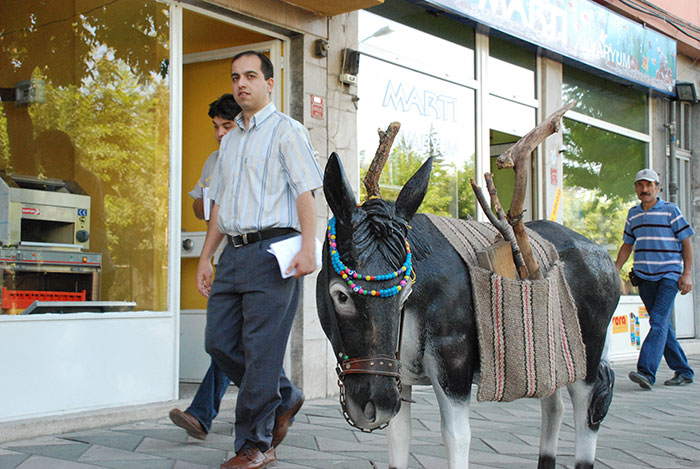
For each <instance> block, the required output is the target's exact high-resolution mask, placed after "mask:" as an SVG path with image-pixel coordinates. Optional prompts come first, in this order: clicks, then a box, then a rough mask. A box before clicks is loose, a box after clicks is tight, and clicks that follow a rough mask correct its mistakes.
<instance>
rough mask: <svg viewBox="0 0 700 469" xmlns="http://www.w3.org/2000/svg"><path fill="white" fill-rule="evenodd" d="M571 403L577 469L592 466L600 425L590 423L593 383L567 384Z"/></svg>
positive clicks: (577, 382) (578, 382)
mask: <svg viewBox="0 0 700 469" xmlns="http://www.w3.org/2000/svg"><path fill="white" fill-rule="evenodd" d="M567 389H568V390H569V395H570V396H571V403H572V405H573V407H574V423H575V428H576V457H575V461H576V469H587V468H592V467H593V463H594V461H595V450H596V443H597V440H598V426H597V425H596V426H595V427H594V428H591V426H590V425H588V408H589V404H590V403H591V396H592V391H593V385H592V384H586V382H585V381H583V380H581V381H576V382H574V383H571V384H569V385H568V386H567Z"/></svg>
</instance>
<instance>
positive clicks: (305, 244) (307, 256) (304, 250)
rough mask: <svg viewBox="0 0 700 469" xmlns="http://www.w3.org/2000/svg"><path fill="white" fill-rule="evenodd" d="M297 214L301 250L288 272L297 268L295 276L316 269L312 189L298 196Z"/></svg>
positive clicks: (314, 203) (300, 275) (314, 206)
mask: <svg viewBox="0 0 700 469" xmlns="http://www.w3.org/2000/svg"><path fill="white" fill-rule="evenodd" d="M297 214H298V215H299V224H300V225H301V251H299V252H298V253H296V255H295V256H294V258H293V259H292V262H291V263H290V264H289V268H288V269H287V273H289V272H291V271H292V270H294V269H295V268H296V269H297V271H296V272H295V273H294V277H295V278H299V277H302V276H304V275H306V274H310V273H311V272H313V271H314V270H316V202H315V201H314V196H313V194H312V192H311V191H306V192H303V193H301V194H299V197H297ZM207 236H209V235H208V234H207Z"/></svg>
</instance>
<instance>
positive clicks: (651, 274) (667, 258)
mask: <svg viewBox="0 0 700 469" xmlns="http://www.w3.org/2000/svg"><path fill="white" fill-rule="evenodd" d="M693 234H695V231H693V228H692V227H691V226H690V225H689V224H688V222H687V221H686V219H685V217H683V214H681V211H680V209H679V208H678V207H677V206H676V205H675V204H673V203H671V202H666V201H665V200H663V199H661V197H659V198H658V199H657V202H656V203H655V204H654V206H653V207H651V208H650V209H649V210H644V209H643V208H642V205H641V204H639V205H635V206H634V207H632V208H631V209H630V210H629V212H628V213H627V221H626V222H625V233H624V235H623V237H622V240H623V241H624V242H625V243H627V244H631V245H634V267H633V269H634V272H635V273H636V274H637V275H638V276H639V277H641V278H643V279H646V280H653V281H657V280H661V279H662V278H669V279H672V280H675V281H678V279H679V278H680V276H681V274H682V273H683V249H682V245H681V241H683V240H684V239H686V238H688V237H690V236H692V235H693Z"/></svg>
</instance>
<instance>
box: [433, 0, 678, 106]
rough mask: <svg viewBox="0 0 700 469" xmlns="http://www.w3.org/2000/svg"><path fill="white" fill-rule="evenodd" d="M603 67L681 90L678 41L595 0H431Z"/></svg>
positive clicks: (662, 88) (653, 85)
mask: <svg viewBox="0 0 700 469" xmlns="http://www.w3.org/2000/svg"><path fill="white" fill-rule="evenodd" d="M425 1H426V2H427V3H430V4H433V5H435V6H437V7H439V8H441V9H443V10H445V11H448V12H451V13H455V14H457V15H459V16H465V17H468V18H471V19H473V20H475V21H478V22H479V23H483V24H486V25H488V26H490V27H492V28H495V29H498V30H500V31H503V32H506V33H508V34H511V35H513V36H516V37H518V38H521V39H524V40H526V41H528V42H531V43H533V44H536V45H538V46H541V47H544V48H546V49H549V50H551V51H554V52H557V53H559V54H561V55H563V56H566V57H569V58H571V59H574V60H577V61H579V62H582V63H585V64H587V65H590V66H593V67H595V68H598V69H600V70H603V71H606V72H609V73H612V74H614V75H616V76H619V77H623V78H625V79H628V80H630V81H633V82H636V83H640V84H642V85H645V86H649V87H651V88H654V89H656V90H659V91H661V92H663V93H666V94H671V95H675V91H674V86H675V83H676V41H674V40H673V39H670V38H668V37H666V36H664V35H662V34H659V33H657V32H655V31H652V30H650V29H648V28H645V27H643V26H642V25H641V24H639V23H635V22H634V21H631V20H629V19H627V18H624V17H623V16H620V15H618V14H617V13H614V12H612V11H610V10H608V9H606V8H603V7H601V6H600V5H597V4H595V3H593V2H592V1H590V0H425Z"/></svg>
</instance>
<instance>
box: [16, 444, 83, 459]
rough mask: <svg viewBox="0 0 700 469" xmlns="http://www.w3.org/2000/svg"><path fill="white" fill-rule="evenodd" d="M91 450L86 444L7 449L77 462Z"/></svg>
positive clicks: (28, 446) (27, 446)
mask: <svg viewBox="0 0 700 469" xmlns="http://www.w3.org/2000/svg"><path fill="white" fill-rule="evenodd" d="M89 448H90V445H88V444H85V443H73V444H66V445H31V446H30V445H26V446H10V447H8V448H7V449H10V450H14V451H17V452H21V453H27V454H32V455H37V456H47V457H49V458H54V459H62V460H65V461H77V460H78V459H79V458H80V456H82V455H83V453H85V452H86V451H87V450H88V449H89ZM30 459H31V458H30Z"/></svg>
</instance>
